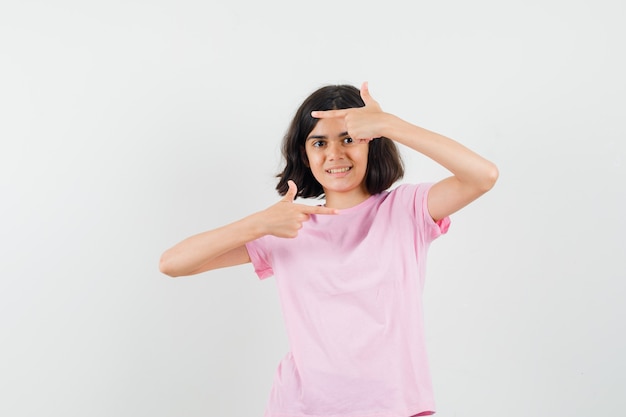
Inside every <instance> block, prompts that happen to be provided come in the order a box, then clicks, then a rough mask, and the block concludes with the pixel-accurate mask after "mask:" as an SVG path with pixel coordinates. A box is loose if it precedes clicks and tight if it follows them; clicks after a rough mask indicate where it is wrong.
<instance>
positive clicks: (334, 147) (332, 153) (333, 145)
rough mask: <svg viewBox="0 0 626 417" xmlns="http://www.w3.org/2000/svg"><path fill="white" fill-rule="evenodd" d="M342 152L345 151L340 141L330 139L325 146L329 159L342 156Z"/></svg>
mask: <svg viewBox="0 0 626 417" xmlns="http://www.w3.org/2000/svg"><path fill="white" fill-rule="evenodd" d="M344 153H345V152H344V149H343V146H342V143H341V142H338V141H331V142H330V143H329V144H328V145H327V146H326V157H327V158H328V159H329V160H331V161H332V160H335V159H341V158H343V156H344Z"/></svg>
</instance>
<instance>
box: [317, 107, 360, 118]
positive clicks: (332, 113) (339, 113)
mask: <svg viewBox="0 0 626 417" xmlns="http://www.w3.org/2000/svg"><path fill="white" fill-rule="evenodd" d="M348 110H350V109H341V110H314V111H312V112H311V117H315V118H316V119H332V118H334V117H346V114H348Z"/></svg>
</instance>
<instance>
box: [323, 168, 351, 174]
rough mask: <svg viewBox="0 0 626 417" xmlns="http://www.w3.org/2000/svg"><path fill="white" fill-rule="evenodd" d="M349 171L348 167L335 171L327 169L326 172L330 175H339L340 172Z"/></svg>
mask: <svg viewBox="0 0 626 417" xmlns="http://www.w3.org/2000/svg"><path fill="white" fill-rule="evenodd" d="M348 171H350V167H345V168H336V169H329V170H328V171H326V172H329V173H331V174H339V173H341V172H348Z"/></svg>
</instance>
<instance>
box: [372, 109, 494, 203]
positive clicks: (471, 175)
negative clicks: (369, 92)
mask: <svg viewBox="0 0 626 417" xmlns="http://www.w3.org/2000/svg"><path fill="white" fill-rule="evenodd" d="M384 125H385V126H384V128H383V131H384V132H385V136H386V137H388V138H390V139H392V140H394V141H396V142H398V143H401V144H403V145H405V146H407V147H409V148H411V149H413V150H415V151H417V152H419V153H421V154H423V155H425V156H427V157H428V158H430V159H432V160H433V161H435V162H437V163H438V164H440V165H442V166H443V167H444V168H446V169H448V170H449V171H450V172H451V173H452V174H453V175H454V176H455V177H456V178H457V180H458V181H460V182H462V183H464V184H466V185H468V186H472V187H476V188H477V189H481V190H484V191H486V190H488V189H490V188H491V187H492V186H493V184H494V183H495V181H496V178H497V176H498V171H497V168H496V166H495V165H494V164H493V163H492V162H490V161H488V160H486V159H485V158H483V157H482V156H480V155H478V154H477V153H475V152H473V151H471V150H470V149H468V148H466V147H465V146H463V145H461V144H460V143H458V142H456V141H455V140H453V139H450V138H448V137H445V136H443V135H440V134H438V133H435V132H432V131H429V130H427V129H424V128H421V127H419V126H416V125H413V124H411V123H408V122H406V121H404V120H402V119H400V118H398V117H396V116H394V115H391V114H387V115H386V116H385V121H384Z"/></svg>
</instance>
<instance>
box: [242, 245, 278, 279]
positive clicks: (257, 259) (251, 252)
mask: <svg viewBox="0 0 626 417" xmlns="http://www.w3.org/2000/svg"><path fill="white" fill-rule="evenodd" d="M246 250H247V251H248V256H249V257H250V261H251V262H252V266H253V267H254V272H256V274H257V276H258V277H259V279H265V278H269V277H271V276H273V275H274V270H273V269H272V265H271V264H270V255H269V252H268V250H267V247H266V241H265V239H264V238H260V239H256V240H253V241H251V242H248V243H246Z"/></svg>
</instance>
